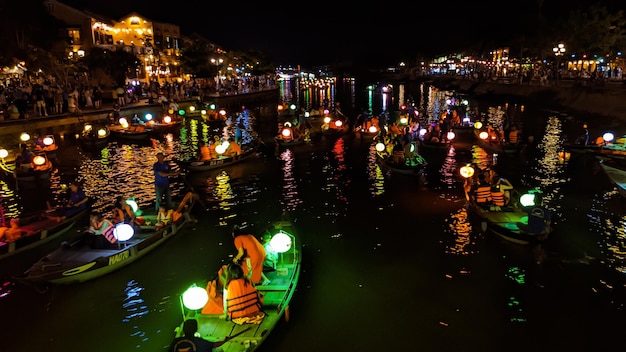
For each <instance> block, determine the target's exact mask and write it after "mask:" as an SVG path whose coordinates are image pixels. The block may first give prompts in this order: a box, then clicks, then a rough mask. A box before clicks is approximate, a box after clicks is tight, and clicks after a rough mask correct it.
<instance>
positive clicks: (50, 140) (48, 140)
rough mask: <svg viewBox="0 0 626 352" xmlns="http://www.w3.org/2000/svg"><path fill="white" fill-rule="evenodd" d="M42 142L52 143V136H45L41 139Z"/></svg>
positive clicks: (45, 143)
mask: <svg viewBox="0 0 626 352" xmlns="http://www.w3.org/2000/svg"><path fill="white" fill-rule="evenodd" d="M43 144H44V145H53V144H54V138H52V137H50V136H46V137H45V138H44V139H43Z"/></svg>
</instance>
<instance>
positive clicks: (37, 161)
mask: <svg viewBox="0 0 626 352" xmlns="http://www.w3.org/2000/svg"><path fill="white" fill-rule="evenodd" d="M45 163H46V157H45V156H43V155H36V156H35V157H34V158H33V164H35V165H37V166H41V165H43V164H45Z"/></svg>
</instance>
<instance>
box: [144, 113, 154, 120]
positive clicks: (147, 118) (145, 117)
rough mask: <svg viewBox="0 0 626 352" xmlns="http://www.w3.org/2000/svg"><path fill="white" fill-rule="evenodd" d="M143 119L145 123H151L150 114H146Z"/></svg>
mask: <svg viewBox="0 0 626 352" xmlns="http://www.w3.org/2000/svg"><path fill="white" fill-rule="evenodd" d="M144 119H146V121H151V120H152V114H150V113H148V114H146V115H145V116H144Z"/></svg>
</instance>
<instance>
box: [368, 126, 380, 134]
mask: <svg viewBox="0 0 626 352" xmlns="http://www.w3.org/2000/svg"><path fill="white" fill-rule="evenodd" d="M368 132H369V133H376V132H378V128H376V126H370V128H369V129H368Z"/></svg>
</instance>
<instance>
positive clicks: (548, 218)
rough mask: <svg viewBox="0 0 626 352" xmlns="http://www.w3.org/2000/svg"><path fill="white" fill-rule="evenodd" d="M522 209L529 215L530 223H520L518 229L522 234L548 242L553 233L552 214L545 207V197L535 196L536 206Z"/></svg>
mask: <svg viewBox="0 0 626 352" xmlns="http://www.w3.org/2000/svg"><path fill="white" fill-rule="evenodd" d="M522 209H523V210H524V211H525V212H526V213H527V214H528V223H523V222H518V223H517V227H518V228H519V229H520V230H521V231H522V232H525V233H527V234H529V235H532V236H535V238H536V239H537V240H538V241H544V240H546V239H547V238H548V235H549V234H550V232H552V228H551V227H550V225H551V224H552V213H551V212H550V210H549V209H548V208H546V207H545V206H544V205H543V197H541V195H539V194H535V205H531V206H527V207H522Z"/></svg>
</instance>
